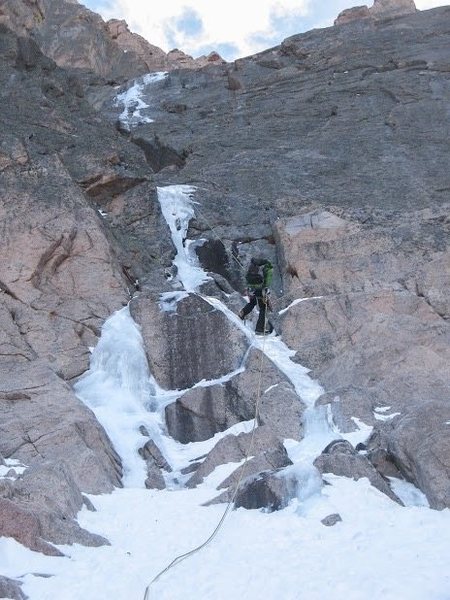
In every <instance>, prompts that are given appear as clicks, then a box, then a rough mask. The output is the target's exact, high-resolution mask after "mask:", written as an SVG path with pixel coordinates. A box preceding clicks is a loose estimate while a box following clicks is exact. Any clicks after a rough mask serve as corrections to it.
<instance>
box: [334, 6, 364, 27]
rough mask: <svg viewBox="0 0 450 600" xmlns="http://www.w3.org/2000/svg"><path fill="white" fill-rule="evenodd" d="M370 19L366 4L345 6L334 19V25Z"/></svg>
mask: <svg viewBox="0 0 450 600" xmlns="http://www.w3.org/2000/svg"><path fill="white" fill-rule="evenodd" d="M370 19H371V13H370V10H369V8H368V7H367V6H354V7H352V8H346V9H345V10H343V11H342V12H340V13H339V14H338V16H337V17H336V19H335V21H334V25H347V24H348V23H354V22H355V21H357V22H361V21H363V22H364V21H368V20H370Z"/></svg>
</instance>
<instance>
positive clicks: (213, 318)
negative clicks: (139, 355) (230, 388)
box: [130, 292, 248, 389]
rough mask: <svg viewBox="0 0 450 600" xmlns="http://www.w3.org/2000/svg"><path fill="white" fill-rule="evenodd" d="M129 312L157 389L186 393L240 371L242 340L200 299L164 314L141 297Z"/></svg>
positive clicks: (157, 304)
mask: <svg viewBox="0 0 450 600" xmlns="http://www.w3.org/2000/svg"><path fill="white" fill-rule="evenodd" d="M174 298H175V299H176V292H174ZM166 302H167V299H166ZM130 310H131V314H132V316H133V318H134V319H135V320H136V322H137V323H139V325H140V326H141V328H142V335H143V338H144V342H145V347H146V351H147V356H148V360H149V365H150V370H151V372H152V373H153V375H154V377H155V379H156V381H157V382H158V384H159V385H160V386H161V387H163V388H165V389H186V388H190V387H192V386H193V385H195V384H196V383H198V382H200V381H201V380H202V379H205V380H210V379H218V378H220V377H222V376H224V375H226V374H227V373H230V372H231V371H234V370H236V369H238V368H239V367H240V366H241V363H242V360H243V358H244V355H245V351H246V350H247V347H248V342H247V340H246V338H245V336H244V335H243V333H241V332H240V331H239V330H237V329H236V328H234V327H232V325H231V324H230V321H229V320H228V319H227V317H226V316H225V315H224V314H223V313H222V312H220V311H219V310H217V309H216V308H214V307H213V306H211V305H210V304H208V302H206V301H205V300H203V299H202V298H200V297H199V296H196V295H188V296H187V297H184V298H181V299H180V300H179V301H178V302H176V303H175V304H173V305H171V309H170V310H164V307H163V305H162V303H161V299H160V298H159V297H155V296H154V295H152V294H150V295H145V294H141V295H139V296H138V297H136V298H135V299H133V301H132V302H131V304H130ZM187 349H189V350H188V352H186V350H187Z"/></svg>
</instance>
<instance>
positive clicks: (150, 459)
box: [139, 440, 172, 490]
mask: <svg viewBox="0 0 450 600" xmlns="http://www.w3.org/2000/svg"><path fill="white" fill-rule="evenodd" d="M139 454H140V455H141V456H142V458H143V459H144V460H145V462H146V464H147V479H146V480H145V487H146V488H147V489H157V490H163V489H164V488H165V487H166V483H165V481H164V477H163V474H162V473H161V469H164V470H165V471H167V472H169V473H170V472H171V471H172V467H171V466H170V465H169V463H168V462H167V461H166V459H165V458H164V456H163V454H162V452H161V450H160V449H159V448H158V446H157V445H156V444H155V442H154V441H153V440H149V441H148V442H146V444H145V446H143V447H142V448H140V449H139Z"/></svg>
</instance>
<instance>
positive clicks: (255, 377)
mask: <svg viewBox="0 0 450 600" xmlns="http://www.w3.org/2000/svg"><path fill="white" fill-rule="evenodd" d="M243 366H244V367H245V371H244V372H243V373H241V374H238V375H236V376H234V377H233V378H231V379H230V380H228V381H226V382H225V383H221V384H217V385H212V386H208V387H196V388H194V389H191V390H189V391H188V392H186V393H185V394H184V395H183V396H182V397H181V398H179V399H178V400H177V401H176V402H175V403H173V404H169V405H168V406H167V407H166V423H167V428H168V432H169V434H170V435H171V436H172V437H174V438H175V439H177V440H179V441H180V442H182V443H184V444H185V443H188V442H197V441H202V440H206V439H208V438H210V437H212V436H213V435H214V434H215V433H217V432H218V431H224V430H225V429H228V428H229V427H231V426H232V425H235V424H236V423H239V422H241V421H247V420H250V419H253V418H254V415H255V405H256V402H257V400H258V401H259V415H258V416H259V423H260V424H261V425H269V426H270V428H271V429H272V431H273V432H274V433H275V435H278V436H279V437H280V438H286V437H287V438H292V439H295V440H300V439H301V438H302V413H303V410H304V406H303V405H302V403H301V401H300V399H299V398H298V396H297V394H296V393H295V391H294V389H293V386H292V384H291V383H290V382H289V381H288V380H287V379H286V377H285V376H284V375H283V374H282V373H281V372H280V371H279V369H278V368H277V367H276V366H275V365H274V364H273V363H272V362H271V361H270V360H269V359H268V358H267V357H265V356H264V355H262V353H261V352H260V351H258V350H251V351H250V353H249V355H248V357H247V359H246V360H245V363H244V364H243ZM260 372H262V377H261V380H259V377H260Z"/></svg>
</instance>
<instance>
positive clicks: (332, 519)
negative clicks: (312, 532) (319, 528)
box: [320, 513, 342, 527]
mask: <svg viewBox="0 0 450 600" xmlns="http://www.w3.org/2000/svg"><path fill="white" fill-rule="evenodd" d="M339 521H342V517H341V515H340V514H339V513H333V514H332V515H328V516H326V517H324V518H323V519H322V520H321V521H320V522H321V523H323V525H325V527H333V525H336V523H339Z"/></svg>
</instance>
